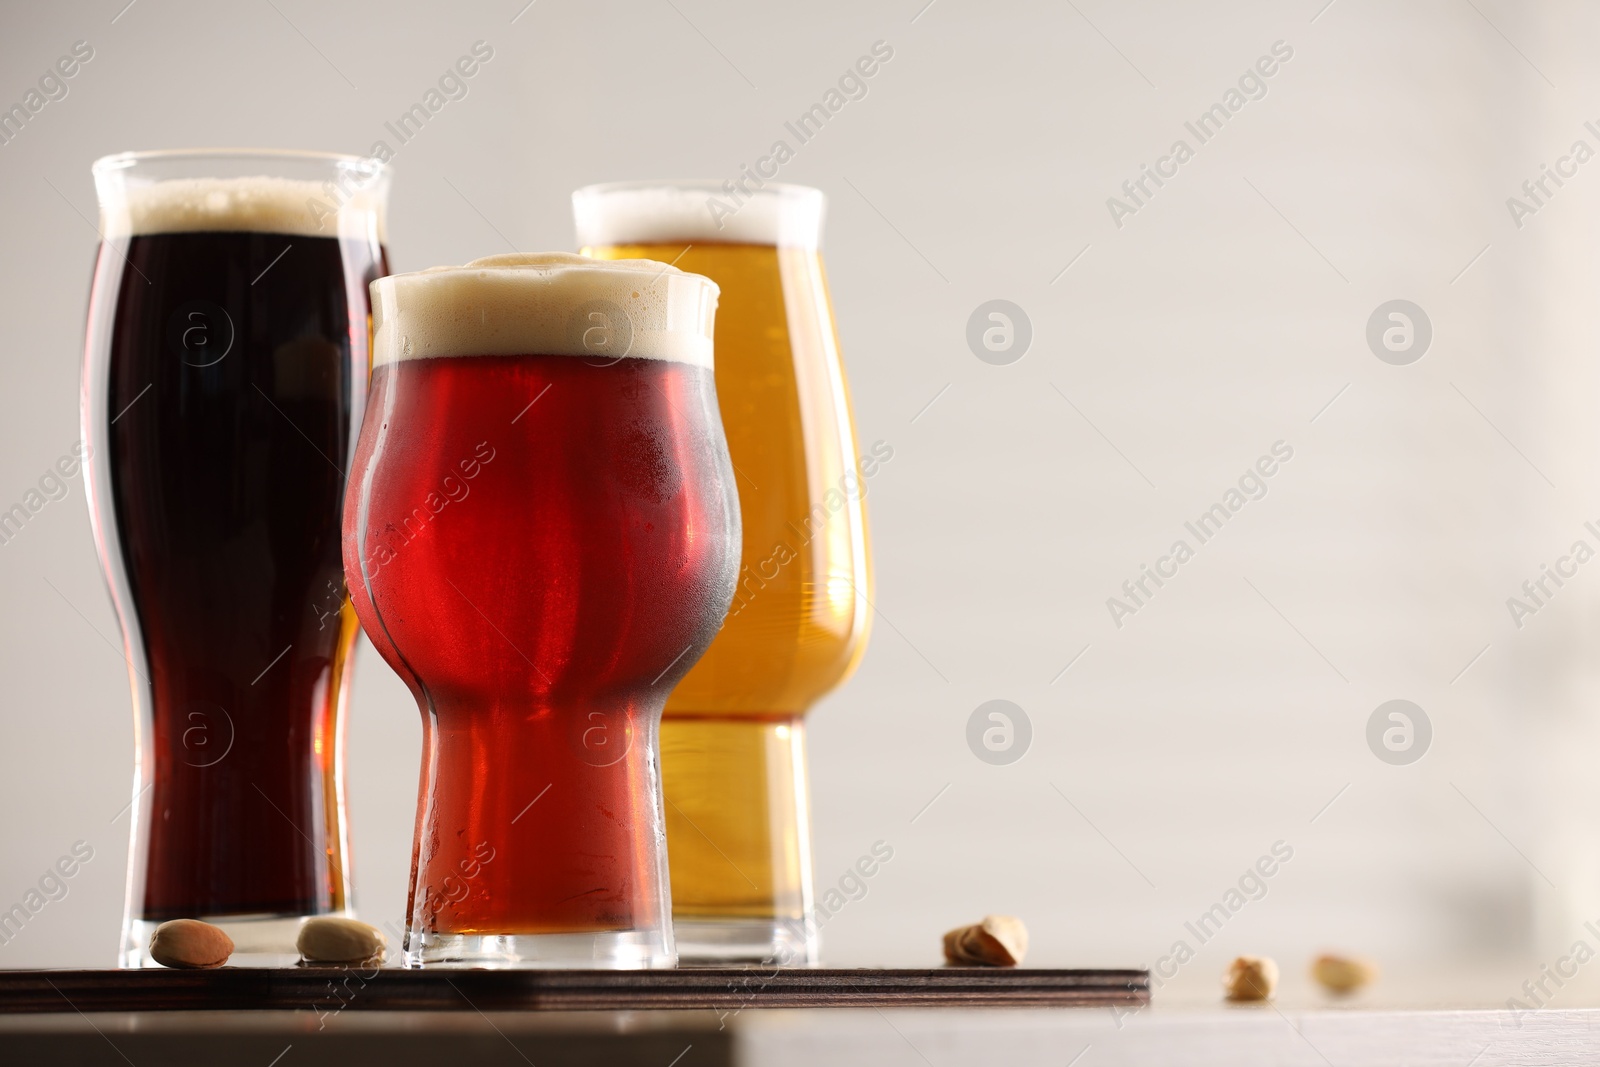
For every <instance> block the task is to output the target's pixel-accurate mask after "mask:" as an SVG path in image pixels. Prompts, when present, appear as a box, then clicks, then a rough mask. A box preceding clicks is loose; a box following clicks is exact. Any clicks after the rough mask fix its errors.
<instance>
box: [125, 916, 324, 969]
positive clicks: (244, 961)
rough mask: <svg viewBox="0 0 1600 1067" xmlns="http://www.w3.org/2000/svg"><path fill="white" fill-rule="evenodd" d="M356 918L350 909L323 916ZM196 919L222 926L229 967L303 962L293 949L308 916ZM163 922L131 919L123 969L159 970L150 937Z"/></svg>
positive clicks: (205, 917) (203, 917) (279, 965)
mask: <svg viewBox="0 0 1600 1067" xmlns="http://www.w3.org/2000/svg"><path fill="white" fill-rule="evenodd" d="M324 914H326V915H335V916H340V917H343V918H351V919H353V918H355V916H354V914H353V913H351V912H350V911H348V910H345V911H332V912H326V913H324ZM194 918H197V919H200V920H202V921H203V922H208V923H210V924H211V925H212V926H220V927H221V928H222V930H223V932H224V933H226V934H227V935H228V936H229V937H230V938H232V939H233V955H232V956H230V957H228V966H230V967H293V966H295V965H296V964H297V963H299V962H300V950H299V949H297V948H295V947H294V943H295V939H296V938H298V937H299V936H300V926H301V924H302V923H304V922H305V921H306V920H307V919H309V918H311V916H309V915H197V916H194ZM160 925H161V922H160V921H159V920H156V919H130V920H128V922H127V923H126V925H125V926H124V929H123V934H122V962H121V964H120V966H122V967H160V966H161V964H159V963H157V962H156V961H155V960H153V959H151V958H150V938H151V936H152V935H153V934H154V933H155V932H156V927H158V926H160Z"/></svg>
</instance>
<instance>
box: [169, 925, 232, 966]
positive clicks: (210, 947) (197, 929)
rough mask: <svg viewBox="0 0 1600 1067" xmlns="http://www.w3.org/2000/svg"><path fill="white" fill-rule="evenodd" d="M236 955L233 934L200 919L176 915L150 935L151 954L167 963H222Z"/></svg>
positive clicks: (177, 964) (182, 964) (180, 964)
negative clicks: (183, 917)
mask: <svg viewBox="0 0 1600 1067" xmlns="http://www.w3.org/2000/svg"><path fill="white" fill-rule="evenodd" d="M231 955H233V938H231V937H229V936H228V935H227V934H226V933H224V932H223V930H222V928H221V927H220V926H212V925H211V924H210V923H206V922H201V921H200V920H199V919H173V920H172V921H170V922H164V923H162V924H161V925H160V926H158V927H156V932H155V933H154V934H152V935H151V936H150V958H151V959H153V960H155V961H156V962H157V963H159V964H161V966H163V967H186V968H200V967H221V966H222V965H223V964H224V963H227V962H228V957H229V956H231Z"/></svg>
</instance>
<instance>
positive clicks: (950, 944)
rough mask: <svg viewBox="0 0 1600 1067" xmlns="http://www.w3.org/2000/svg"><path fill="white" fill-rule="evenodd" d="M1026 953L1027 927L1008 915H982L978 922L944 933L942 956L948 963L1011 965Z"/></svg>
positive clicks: (1014, 964)
mask: <svg viewBox="0 0 1600 1067" xmlns="http://www.w3.org/2000/svg"><path fill="white" fill-rule="evenodd" d="M1027 954H1028V928H1027V927H1026V926H1023V925H1022V920H1021V919H1018V918H1016V917H1015V916H1011V915H985V916H984V917H983V922H981V923H977V924H976V925H974V926H961V927H957V928H956V929H954V930H951V931H950V932H949V933H947V934H945V935H944V958H945V960H946V961H947V962H949V963H954V964H965V965H967V966H978V967H1015V966H1016V965H1017V964H1019V963H1021V962H1022V957H1023V956H1025V955H1027Z"/></svg>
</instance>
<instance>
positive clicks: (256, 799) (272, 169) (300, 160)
mask: <svg viewBox="0 0 1600 1067" xmlns="http://www.w3.org/2000/svg"><path fill="white" fill-rule="evenodd" d="M94 178H95V186H96V189H97V191H98V194H99V199H100V211H101V225H100V230H101V236H102V241H101V245H100V253H99V258H98V260H97V262H96V264H95V272H94V286H93V289H92V291H91V294H90V301H89V328H88V341H87V344H86V350H85V354H84V372H83V405H82V419H83V435H84V439H85V441H86V442H87V444H88V445H89V448H90V454H91V456H92V463H90V464H89V465H88V467H87V469H88V489H89V503H90V515H91V518H92V520H93V523H94V530H95V538H96V542H97V544H98V546H99V550H100V558H101V564H102V566H103V567H104V569H105V573H106V578H107V581H108V583H109V585H110V588H111V594H112V599H113V600H114V602H115V606H116V610H117V614H118V616H119V618H120V620H121V624H122V632H123V640H124V647H125V653H126V658H127V663H128V671H129V679H130V681H131V683H132V687H133V703H134V730H135V751H136V758H135V770H134V794H133V796H134V799H133V801H132V803H131V804H130V808H129V810H130V812H131V815H130V818H131V821H132V847H131V850H130V858H129V872H128V896H127V910H126V913H125V920H124V925H123V943H122V955H121V959H122V964H123V966H128V967H138V966H148V965H150V964H151V963H152V961H151V960H150V959H149V951H148V950H149V941H150V934H151V933H152V931H153V929H154V927H155V926H156V925H158V924H159V923H161V922H163V921H165V920H167V919H174V918H180V917H182V918H199V919H205V920H207V921H209V922H213V923H217V924H219V925H221V926H223V927H224V928H225V929H226V930H227V931H228V933H229V934H230V936H232V938H233V940H234V943H235V945H236V946H237V948H238V952H236V953H235V955H234V957H233V959H234V962H235V963H258V964H274V963H285V962H290V961H293V960H294V959H295V950H294V941H295V936H296V932H297V929H298V926H299V924H300V922H301V921H302V920H303V919H304V918H305V917H306V916H311V915H329V914H335V915H337V914H348V909H349V906H350V871H349V866H348V863H347V860H346V856H347V854H348V847H347V833H346V825H345V815H344V789H343V779H342V771H343V757H344V722H343V711H344V705H345V702H346V699H347V697H348V691H349V686H348V682H349V672H350V662H351V659H350V653H351V648H352V644H353V642H354V639H355V635H356V625H357V623H356V620H355V616H354V614H353V612H352V611H351V608H350V605H349V599H348V596H347V595H346V592H345V589H344V581H343V569H342V566H341V561H340V544H339V523H340V516H341V513H342V508H343V504H344V484H345V472H346V471H348V470H349V468H350V460H351V456H352V454H353V452H354V447H355V432H354V430H355V413H357V412H359V411H361V410H362V408H363V407H364V406H365V402H366V396H367V375H368V368H369V322H370V310H369V305H368V284H369V283H370V282H372V281H373V280H374V279H375V278H377V277H379V276H381V275H382V274H384V273H385V259H384V247H383V213H384V202H385V199H386V197H387V192H388V175H387V172H386V170H385V169H384V167H383V166H382V165H381V164H380V163H378V162H376V161H373V160H366V159H359V158H356V157H352V156H336V155H326V154H320V153H308V152H270V151H240V152H235V151H226V152H223V151H216V152H212V151H181V152H143V153H128V154H125V155H117V156H108V157H106V158H104V159H101V160H99V161H98V162H97V163H95V165H94Z"/></svg>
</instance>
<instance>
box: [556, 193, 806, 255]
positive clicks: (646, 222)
mask: <svg viewBox="0 0 1600 1067" xmlns="http://www.w3.org/2000/svg"><path fill="white" fill-rule="evenodd" d="M746 187H747V188H748V189H750V193H749V194H746V193H744V192H740V191H739V190H737V189H735V190H734V191H733V192H732V193H730V192H729V191H728V190H727V188H726V187H725V185H724V183H721V182H712V181H705V182H662V183H659V184H650V183H647V182H646V183H635V182H620V183H616V184H612V185H590V186H586V187H585V188H582V189H579V190H578V191H576V192H575V193H573V194H572V213H573V217H574V219H575V220H576V223H577V230H578V247H579V248H598V247H601V246H603V245H625V244H666V243H669V242H673V241H683V242H686V243H688V242H705V243H712V242H720V243H726V244H753V245H776V246H778V247H780V248H804V249H815V248H816V247H817V246H818V244H820V242H821V238H822V215H823V210H824V207H825V205H826V198H825V197H824V196H823V195H822V192H821V191H820V190H818V189H812V188H809V187H807V186H804V185H784V184H780V183H777V182H768V183H767V184H766V185H764V186H762V187H761V188H760V189H756V188H755V187H754V185H753V184H752V183H746Z"/></svg>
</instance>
